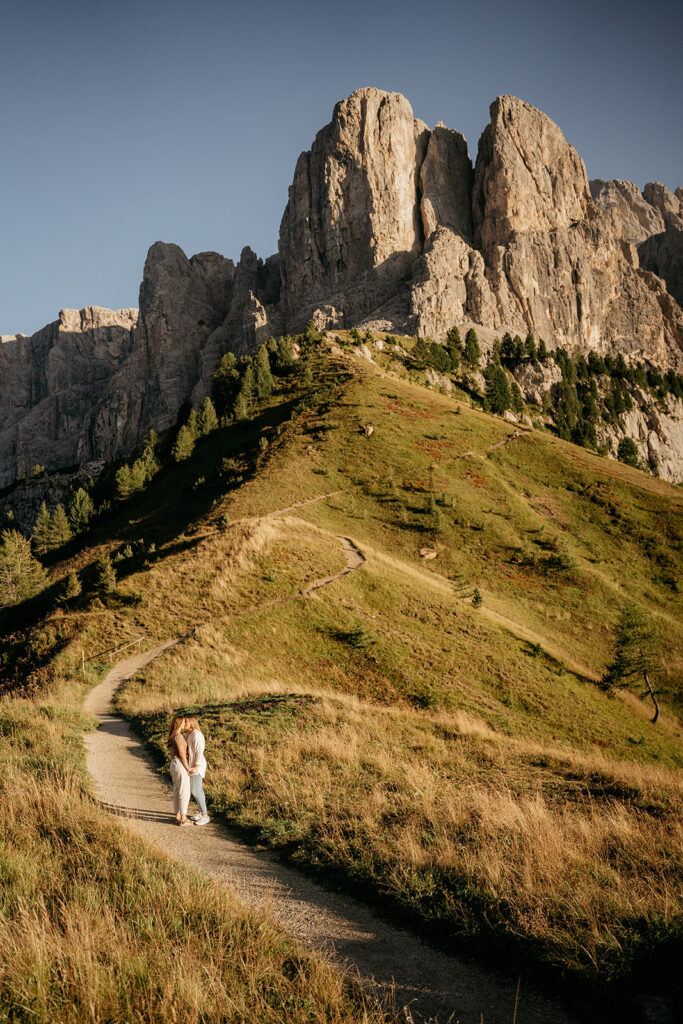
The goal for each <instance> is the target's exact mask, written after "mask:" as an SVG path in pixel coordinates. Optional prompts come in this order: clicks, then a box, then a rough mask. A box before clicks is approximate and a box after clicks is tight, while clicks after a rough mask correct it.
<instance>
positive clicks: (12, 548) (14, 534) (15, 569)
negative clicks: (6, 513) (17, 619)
mask: <svg viewBox="0 0 683 1024" xmlns="http://www.w3.org/2000/svg"><path fill="white" fill-rule="evenodd" d="M46 584H47V573H46V572H45V570H44V569H43V567H42V565H41V564H40V562H39V561H38V559H37V558H34V557H33V555H32V554H31V542H30V541H28V540H27V539H26V538H25V537H23V536H22V535H21V534H20V533H19V531H18V530H4V531H3V533H2V535H0V607H6V606H7V605H12V604H18V603H19V602H20V601H25V600H27V599H28V598H29V597H34V596H35V595H36V594H37V593H39V591H41V590H42V589H43V587H45V586H46Z"/></svg>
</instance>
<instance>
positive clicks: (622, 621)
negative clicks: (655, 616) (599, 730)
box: [603, 602, 660, 722]
mask: <svg viewBox="0 0 683 1024" xmlns="http://www.w3.org/2000/svg"><path fill="white" fill-rule="evenodd" d="M614 646H615V652H614V661H613V662H612V663H611V665H609V666H608V668H607V672H606V674H605V677H604V679H603V686H604V687H605V688H606V689H611V688H613V687H623V686H626V685H627V684H628V682H629V680H631V679H632V678H633V677H634V676H642V677H643V680H644V682H645V685H646V687H647V692H648V694H649V696H650V698H651V700H652V703H653V704H654V717H653V719H652V721H653V722H656V721H657V719H658V718H659V704H658V703H657V698H656V696H655V693H654V690H653V688H652V683H651V681H650V673H651V672H652V671H653V669H654V667H655V661H656V657H657V654H658V652H659V647H660V642H659V638H658V636H657V634H656V633H655V631H654V629H653V628H652V626H651V624H650V622H649V621H648V619H647V618H646V616H645V615H644V614H643V612H642V611H641V610H640V608H638V607H637V605H635V604H633V603H631V602H628V603H627V604H625V605H624V606H623V607H622V609H621V612H620V613H619V619H618V621H617V624H616V626H615V628H614Z"/></svg>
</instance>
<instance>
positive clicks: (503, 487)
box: [3, 335, 683, 1020]
mask: <svg viewBox="0 0 683 1024" xmlns="http://www.w3.org/2000/svg"><path fill="white" fill-rule="evenodd" d="M347 341H348V339H347V337H346V336H344V335H342V337H341V340H340V341H339V343H338V344H337V345H334V346H330V345H329V344H327V343H326V342H324V341H321V340H318V339H308V340H307V341H302V346H303V348H302V358H301V359H300V360H299V362H298V364H297V367H296V368H295V369H294V370H293V371H290V372H288V373H287V374H283V376H282V377H281V380H280V383H279V385H278V386H277V387H276V388H275V390H274V392H273V394H272V396H270V397H266V398H264V399H263V400H262V401H260V402H259V403H255V404H254V405H253V406H252V408H251V411H250V412H249V415H248V416H245V417H244V418H242V416H240V418H239V419H238V421H237V422H235V423H233V424H231V425H229V426H225V427H221V428H219V429H215V430H213V432H211V433H210V434H209V435H208V436H206V437H204V438H202V439H200V440H199V441H198V443H197V444H196V447H195V448H194V450H193V451H190V453H189V454H188V455H187V457H186V458H182V459H180V460H179V461H178V462H177V464H173V465H170V466H167V467H166V468H164V469H163V470H161V471H160V472H156V473H155V474H154V475H153V476H152V477H150V481H149V482H148V483H147V485H146V487H145V489H144V490H140V491H139V492H138V493H133V494H132V495H131V496H130V497H128V498H127V500H125V501H121V502H119V503H118V504H117V505H116V507H115V508H113V509H112V511H111V512H110V513H109V514H108V515H106V516H104V517H103V518H102V519H100V520H99V521H98V522H97V523H96V525H94V526H93V528H92V529H91V530H90V532H89V533H85V534H82V535H80V536H79V537H78V538H76V539H75V540H73V541H71V542H70V543H67V544H66V545H65V546H63V547H62V548H60V549H58V550H57V551H56V552H53V554H52V555H51V556H50V557H49V558H48V559H46V562H47V564H48V568H49V572H50V579H51V589H50V588H49V589H48V590H46V591H43V592H42V593H41V594H38V595H37V596H36V597H35V598H33V599H32V601H28V602H24V603H23V604H20V605H18V606H17V607H16V608H14V609H9V610H7V611H6V612H5V613H4V617H5V629H6V639H5V641H4V643H5V648H4V656H5V658H6V659H8V658H10V657H11V658H12V659H13V662H14V663H15V664H22V665H25V666H26V671H27V673H28V674H29V675H30V678H31V679H32V685H33V687H34V690H35V692H34V695H33V696H32V697H31V696H30V694H29V695H26V694H25V693H24V695H22V696H19V695H18V694H19V690H18V689H17V687H19V684H20V683H21V680H20V679H18V677H17V674H16V672H15V673H14V674H12V672H10V671H9V669H8V670H7V671H6V672H5V677H6V681H7V686H8V688H14V689H13V692H14V696H11V695H9V696H6V697H5V698H4V700H3V713H4V714H5V715H8V716H9V717H10V719H12V720H13V721H14V720H19V719H16V716H20V717H21V716H24V718H23V719H22V720H26V719H27V716H28V718H30V717H31V716H30V715H29V710H28V709H29V708H31V707H34V708H37V707H42V706H43V703H44V702H45V701H46V699H47V698H46V696H45V694H46V693H49V692H52V691H55V690H56V691H59V692H61V691H60V690H59V688H60V687H62V688H63V687H64V686H67V687H68V688H69V693H70V694H71V700H72V702H73V700H74V699H75V697H74V696H73V694H74V693H76V692H77V691H78V690H79V687H77V686H76V682H75V680H76V679H77V678H78V675H79V673H80V668H81V658H82V654H81V650H83V651H84V657H85V658H92V659H93V660H92V661H90V662H89V666H88V667H87V669H86V671H87V673H88V677H89V678H90V679H94V678H95V676H96V675H97V673H98V672H99V671H100V668H101V667H102V666H105V665H106V664H108V655H107V654H106V653H105V654H104V655H103V656H98V652H103V651H105V652H106V650H107V649H108V648H110V647H114V646H115V645H117V644H122V643H125V642H127V641H129V640H133V639H135V638H137V637H139V636H143V637H144V638H145V639H144V641H143V642H144V643H145V644H146V645H149V646H151V645H152V644H153V643H154V642H155V641H158V640H165V639H167V638H169V637H171V636H179V635H181V634H186V633H188V632H190V631H192V630H194V633H193V636H192V638H191V639H190V640H189V641H188V643H186V644H184V645H182V646H179V647H177V648H174V649H173V651H172V652H171V653H169V654H168V655H166V656H165V657H164V658H163V659H161V660H159V661H157V662H155V663H152V664H150V665H149V666H148V667H147V668H146V669H145V670H144V671H143V672H141V673H140V674H139V676H138V677H137V678H135V679H133V680H131V682H129V683H128V684H127V685H126V686H125V687H124V688H123V689H122V690H121V691H120V693H119V697H118V702H119V707H120V709H121V711H122V712H123V713H124V714H125V715H126V716H127V717H128V718H130V719H132V720H133V722H134V724H135V726H136V728H137V729H138V731H139V733H140V735H141V737H144V739H145V740H147V741H148V742H149V743H150V744H152V745H153V746H154V747H155V748H156V749H157V750H158V751H159V755H160V758H163V756H164V754H163V743H162V737H163V733H164V730H165V728H166V725H167V722H168V717H169V715H170V713H171V712H173V711H175V710H178V709H184V710H187V711H190V710H191V711H192V712H193V713H196V714H197V715H198V716H199V718H200V720H201V722H202V724H203V727H204V731H205V733H206V735H207V743H208V753H209V761H210V771H209V774H208V776H207V780H206V781H207V793H208V794H209V796H210V799H211V804H212V808H213V812H214V813H216V814H220V815H221V816H222V817H224V818H225V820H227V821H229V822H231V823H233V824H235V825H237V826H239V827H241V828H242V829H244V830H245V831H246V832H247V834H248V835H249V836H251V837H252V839H253V840H254V841H256V842H258V843H260V844H264V845H268V846H272V847H275V848H278V849H281V850H282V852H283V854H284V855H286V856H287V857H288V858H290V859H291V860H293V861H294V862H295V863H297V864H299V865H301V866H302V867H304V868H306V869H308V870H314V871H317V872H323V873H327V874H328V875H330V876H332V877H334V879H335V880H337V882H339V883H340V884H342V885H344V886H347V887H349V888H350V889H352V890H353V891H357V892H361V893H363V894H364V895H365V896H366V897H368V898H370V899H372V900H375V901H379V902H380V903H382V904H383V905H384V906H385V908H386V909H387V910H390V911H392V912H394V913H400V914H402V915H403V916H404V917H405V918H407V919H408V920H409V921H411V922H413V924H415V925H416V926H418V927H423V926H426V925H428V926H429V930H430V934H431V935H432V937H438V936H441V937H442V938H444V939H446V938H447V939H448V940H449V941H453V940H456V941H465V940H466V941H467V944H468V948H470V949H472V948H473V947H474V946H475V945H476V947H477V948H479V949H480V950H482V951H486V952H488V953H496V954H497V951H501V950H504V951H505V955H506V956H507V957H514V956H518V957H520V958H522V959H523V960H524V962H525V963H527V964H528V963H529V962H534V963H536V964H543V965H546V966H549V967H551V968H561V969H563V970H564V971H569V972H570V973H571V974H572V975H573V976H574V977H575V978H584V979H592V980H599V981H600V982H605V981H608V980H614V979H621V980H622V981H624V982H626V981H628V980H629V979H630V980H631V981H632V982H633V984H638V983H639V981H638V976H639V974H640V972H643V971H645V969H646V968H649V967H651V965H652V964H654V963H655V962H656V961H658V962H659V964H660V966H664V965H665V964H666V963H668V962H673V958H674V957H676V956H677V955H678V954H679V953H680V949H681V909H682V908H681V900H680V884H681V878H682V877H683V862H682V861H683V858H682V856H681V850H682V849H683V844H682V843H681V840H682V839H683V835H682V828H681V820H682V819H681V811H682V810H683V799H682V796H683V794H682V787H681V776H680V767H681V762H682V759H683V746H682V744H681V730H680V725H679V721H678V717H677V715H678V713H679V712H680V707H681V690H682V688H681V681H682V678H683V656H682V653H681V652H682V651H683V643H682V642H681V641H682V640H683V626H682V622H683V617H682V615H681V612H682V611H683V608H682V607H681V605H682V603H683V602H682V600H681V596H680V593H679V591H678V587H677V582H676V581H677V579H680V570H681V562H682V561H683V559H682V557H681V533H680V531H681V506H682V505H683V497H682V495H681V492H680V490H679V489H676V488H673V487H672V486H670V485H668V484H665V483H663V482H662V481H660V480H658V479H656V478H654V477H651V476H649V475H646V474H645V473H643V472H639V471H638V470H636V469H632V468H630V467H628V466H625V465H622V464H620V463H616V462H611V461H608V460H606V459H604V458H600V457H599V456H597V455H593V454H591V453H589V452H588V451H586V450H585V449H582V448H579V447H576V446H575V445H572V444H570V443H567V442H565V441H563V440H561V439H559V438H556V437H553V436H552V435H551V434H550V433H548V432H546V431H542V430H528V431H526V430H520V429H517V428H515V427H514V426H511V425H510V424H509V423H506V422H505V421H504V420H502V419H500V418H498V417H495V416H492V415H489V414H486V413H484V412H481V411H479V410H478V409H476V408H473V407H472V403H471V399H470V398H469V396H468V395H467V394H466V393H465V392H464V391H462V390H457V389H456V391H455V392H454V393H453V394H452V395H450V396H449V395H446V394H442V393H440V392H438V391H436V390H433V389H432V390H429V389H427V388H426V387H425V386H424V376H423V375H419V374H415V373H408V372H402V371H400V367H396V366H394V365H393V364H392V362H391V360H390V359H388V358H386V357H385V356H384V355H382V354H378V355H377V359H376V362H370V361H369V360H367V359H365V358H362V357H360V356H359V355H358V354H357V353H356V352H355V351H354V348H353V346H351V345H349V344H348V343H347ZM405 344H406V345H407V344H409V343H408V342H407V341H406V342H405ZM339 346H341V347H339ZM370 428H372V429H370ZM293 506H296V507H293ZM274 513H279V514H277V515H274ZM340 538H349V539H350V540H351V541H352V542H353V544H355V545H356V546H357V548H358V549H359V550H360V552H361V553H362V555H363V556H364V559H365V560H364V562H363V564H362V565H361V566H360V567H359V568H358V569H356V570H354V571H351V572H348V573H347V574H346V575H344V576H342V577H341V578H339V579H336V580H335V581H334V582H333V583H331V584H330V585H328V586H323V587H321V588H319V589H316V590H311V591H310V592H309V593H307V594H306V595H302V591H305V590H307V589H308V588H310V586H311V584H313V583H315V581H317V580H324V579H325V578H327V577H330V576H332V575H334V574H336V573H338V572H340V571H341V570H342V569H343V568H344V566H345V564H346V561H345V557H346V556H345V548H344V546H343V544H342V542H341V540H340ZM104 554H109V555H110V556H112V559H113V560H112V565H113V567H114V568H115V571H116V573H117V576H118V581H117V583H116V587H115V589H114V590H113V591H112V592H110V593H108V594H107V593H104V592H103V591H102V588H101V587H100V592H99V594H98V592H97V588H96V586H95V584H94V582H93V580H94V571H95V563H96V561H97V559H98V558H99V559H101V558H102V556H103V555H104ZM74 572H76V573H78V574H79V580H80V581H82V582H83V592H82V593H81V594H80V595H76V594H75V595H74V596H73V598H72V599H70V600H67V601H66V603H65V604H62V605H61V606H60V607H58V608H56V606H55V602H56V598H57V595H58V594H59V593H63V592H64V584H65V582H66V581H67V579H68V574H69V573H74ZM626 601H631V602H634V603H635V604H636V605H637V606H638V607H639V608H640V609H641V610H642V611H643V612H644V613H645V614H646V615H647V617H648V619H649V621H650V622H651V623H652V624H653V626H654V627H655V630H658V631H659V632H660V634H661V636H662V638H665V639H663V640H662V643H661V646H660V652H661V653H660V656H659V660H658V663H657V665H656V669H655V671H654V672H653V676H654V677H655V685H656V689H657V693H658V697H659V700H660V703H661V706H662V716H661V719H660V722H659V723H658V725H657V726H653V725H652V724H651V722H650V718H651V714H652V709H651V706H648V704H647V703H646V702H645V701H644V699H643V693H642V690H641V688H640V685H639V681H638V680H636V681H635V682H634V685H633V686H632V687H631V688H629V689H626V690H624V691H621V692H620V693H619V694H614V693H612V692H607V691H606V690H605V689H604V688H602V687H601V686H600V685H599V683H600V680H601V679H602V677H603V676H604V673H605V669H606V666H607V665H608V664H609V662H610V661H611V660H612V658H613V654H614V640H613V631H614V626H615V623H616V621H617V617H618V614H619V610H620V608H621V607H622V606H623V605H624V603H625V602H626ZM27 623H28V624H29V625H31V624H33V625H32V628H31V629H30V630H29V631H28V633H27V634H26V636H27V637H28V639H23V640H21V639H20V638H19V637H18V635H17V631H18V628H19V626H21V625H23V626H25V625H26V624H27ZM29 669H30V670H31V671H30V672H29ZM69 679H70V680H73V682H71V683H67V682H65V680H69ZM50 700H51V699H50ZM31 702H33V703H31ZM48 705H49V706H51V704H50V701H48ZM70 714H72V712H70ZM12 716H15V718H13V717H12ZM38 720H39V721H40V719H38ZM12 728H15V726H12ZM73 742H74V743H75V740H74V741H73ZM72 756H73V758H74V759H76V760H78V758H79V757H80V754H79V753H78V752H77V751H76V750H74V752H73V755H72ZM38 778H39V780H40V781H39V783H37V784H36V785H38V786H39V787H40V786H45V785H47V783H46V782H45V780H44V777H43V775H42V774H41V773H39V774H38ZM79 785H82V783H79ZM55 799H56V798H55ZM60 799H63V798H62V797H60ZM88 813H89V814H94V813H95V812H94V811H93V810H88ZM98 813H99V812H98ZM98 822H101V819H100V818H98ZM98 828H102V829H109V831H110V832H111V834H114V833H116V826H115V824H114V823H107V824H103V823H100V824H99V825H98ZM69 841H71V840H69ZM126 841H127V842H128V840H126ZM65 842H66V840H65ZM94 857H95V854H94V853H93V858H94ZM166 870H168V869H166ZM188 884H189V883H188ZM192 884H198V883H194V882H193V883H192ZM207 898H208V897H207ZM72 899H73V896H69V897H68V900H72ZM159 913H162V911H161V909H160V910H159ZM668 956H670V957H671V961H669V960H668V958H667V957H668ZM341 998H342V995H341V994H340V995H339V999H341ZM335 1012H336V1013H341V1010H335ZM263 1019H266V1018H263ZM288 1019H290V1018H288ZM291 1019H297V1018H296V1017H294V1016H293V1017H291ZM313 1019H316V1018H313ZM334 1019H337V1018H336V1017H335V1018H334ZM338 1019H340V1020H341V1019H343V1017H341V1016H339V1018H338Z"/></svg>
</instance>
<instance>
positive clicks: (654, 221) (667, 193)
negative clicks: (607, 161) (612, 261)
mask: <svg viewBox="0 0 683 1024" xmlns="http://www.w3.org/2000/svg"><path fill="white" fill-rule="evenodd" d="M591 192H592V194H593V197H594V199H595V202H596V203H597V205H598V206H599V208H600V210H601V211H602V212H603V213H604V214H605V215H606V216H608V217H609V218H610V221H611V223H612V226H613V228H614V230H615V232H616V234H617V235H618V236H619V237H621V238H623V239H624V240H625V241H627V242H630V243H632V244H634V245H637V246H638V259H639V262H640V266H641V267H642V268H643V269H644V270H649V271H651V272H652V273H653V274H656V275H657V276H658V277H660V278H662V280H663V281H664V283H665V286H666V289H667V291H668V292H669V294H670V295H673V297H674V298H675V299H676V301H677V302H678V304H679V305H683V189H680V188H677V189H676V191H675V192H671V190H670V189H668V188H667V187H666V185H662V183H661V182H659V181H651V182H649V183H648V184H647V185H646V186H645V188H644V189H643V191H642V193H641V192H640V191H639V190H638V187H637V185H634V184H632V182H630V181H599V180H598V181H592V182H591Z"/></svg>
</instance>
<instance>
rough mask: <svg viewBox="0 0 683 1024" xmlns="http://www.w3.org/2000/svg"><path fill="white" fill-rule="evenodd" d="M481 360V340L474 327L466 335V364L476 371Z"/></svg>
mask: <svg viewBox="0 0 683 1024" xmlns="http://www.w3.org/2000/svg"><path fill="white" fill-rule="evenodd" d="M480 358H481V349H480V348H479V338H478V337H477V332H476V331H475V329H474V327H470V329H469V331H468V332H467V334H466V335H465V362H466V363H467V364H468V366H470V367H471V369H473V370H476V369H477V367H478V366H479V360H480Z"/></svg>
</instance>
